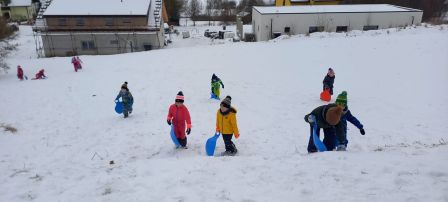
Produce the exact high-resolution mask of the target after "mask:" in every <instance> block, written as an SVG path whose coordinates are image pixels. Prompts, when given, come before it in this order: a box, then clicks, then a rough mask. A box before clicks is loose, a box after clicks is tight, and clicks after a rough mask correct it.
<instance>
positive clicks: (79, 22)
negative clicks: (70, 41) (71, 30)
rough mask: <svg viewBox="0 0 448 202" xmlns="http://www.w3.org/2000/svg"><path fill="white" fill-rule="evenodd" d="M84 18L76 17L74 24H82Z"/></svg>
mask: <svg viewBox="0 0 448 202" xmlns="http://www.w3.org/2000/svg"><path fill="white" fill-rule="evenodd" d="M84 25H85V23H84V18H76V26H84Z"/></svg>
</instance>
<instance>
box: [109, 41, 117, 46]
mask: <svg viewBox="0 0 448 202" xmlns="http://www.w3.org/2000/svg"><path fill="white" fill-rule="evenodd" d="M110 44H113V45H117V44H118V40H112V41H110Z"/></svg>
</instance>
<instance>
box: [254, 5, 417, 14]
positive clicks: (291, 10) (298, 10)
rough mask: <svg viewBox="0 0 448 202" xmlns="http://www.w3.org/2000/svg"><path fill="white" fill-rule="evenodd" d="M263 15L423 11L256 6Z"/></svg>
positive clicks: (388, 7)
mask: <svg viewBox="0 0 448 202" xmlns="http://www.w3.org/2000/svg"><path fill="white" fill-rule="evenodd" d="M254 9H255V10H257V11H258V12H259V13H261V14H307V13H367V12H372V13H375V12H408V11H421V10H418V9H412V8H405V7H400V6H394V5H390V4H352V5H312V6H268V7H261V6H254Z"/></svg>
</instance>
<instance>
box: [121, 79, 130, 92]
mask: <svg viewBox="0 0 448 202" xmlns="http://www.w3.org/2000/svg"><path fill="white" fill-rule="evenodd" d="M121 88H123V89H126V90H129V89H128V82H127V81H125V82H124V84H123V85H121Z"/></svg>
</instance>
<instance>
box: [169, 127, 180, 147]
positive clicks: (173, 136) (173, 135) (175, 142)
mask: <svg viewBox="0 0 448 202" xmlns="http://www.w3.org/2000/svg"><path fill="white" fill-rule="evenodd" d="M170 136H171V140H173V143H174V145H176V147H180V144H179V141H178V140H177V138H176V134H174V126H173V124H171V132H170Z"/></svg>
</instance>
